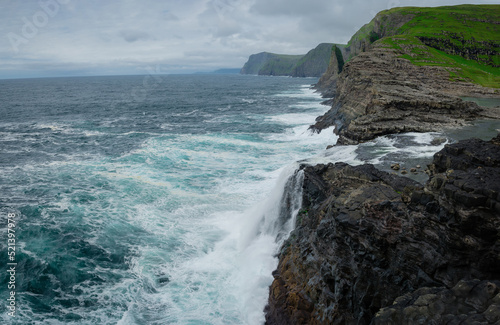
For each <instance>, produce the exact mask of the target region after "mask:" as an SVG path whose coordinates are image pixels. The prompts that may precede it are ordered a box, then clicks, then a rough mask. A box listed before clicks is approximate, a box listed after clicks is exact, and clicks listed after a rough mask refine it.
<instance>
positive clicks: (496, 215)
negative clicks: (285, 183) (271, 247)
mask: <svg viewBox="0 0 500 325" xmlns="http://www.w3.org/2000/svg"><path fill="white" fill-rule="evenodd" d="M301 168H302V169H303V171H304V185H303V206H302V210H301V211H300V213H299V215H298V218H297V223H296V229H295V230H294V231H293V232H292V233H291V235H290V237H289V238H288V240H287V241H286V242H285V244H284V245H283V247H282V250H281V252H280V254H279V265H278V268H277V270H276V271H275V272H274V273H273V275H274V282H273V284H272V286H271V288H270V295H269V304H268V306H267V307H266V324H269V325H274V324H416V323H420V324H424V323H425V324H427V323H434V324H441V323H450V322H451V323H453V324H454V323H456V324H459V323H461V324H469V323H476V324H494V323H496V322H500V233H499V229H500V183H499V182H498V179H500V135H499V136H497V137H496V138H494V139H492V140H491V141H482V140H478V139H472V140H464V141H460V142H459V143H455V144H451V145H447V146H446V147H445V148H444V149H443V150H441V151H440V152H438V153H436V154H435V156H434V160H433V162H432V164H430V165H429V166H428V173H429V174H430V176H429V180H428V181H427V183H426V184H425V185H422V184H420V183H418V182H416V181H413V180H411V179H408V178H405V177H400V176H396V175H392V174H389V173H386V172H383V171H379V170H377V169H376V168H375V167H373V166H372V165H361V166H356V167H353V166H350V165H347V164H344V163H336V164H328V165H317V166H306V165H304V166H302V167H301ZM451 323H450V324H451Z"/></svg>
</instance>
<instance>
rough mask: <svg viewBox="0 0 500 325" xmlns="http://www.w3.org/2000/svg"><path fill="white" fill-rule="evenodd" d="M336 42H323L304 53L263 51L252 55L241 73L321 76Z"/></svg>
mask: <svg viewBox="0 0 500 325" xmlns="http://www.w3.org/2000/svg"><path fill="white" fill-rule="evenodd" d="M333 46H334V44H330V43H322V44H319V45H318V46H317V47H316V48H314V49H312V50H310V51H309V52H308V53H307V54H303V55H287V54H275V53H269V52H261V53H258V54H252V55H250V57H249V59H248V61H247V62H246V63H245V65H244V66H243V68H242V69H241V71H240V73H241V74H253V75H269V76H291V77H320V76H321V75H323V73H324V72H325V71H326V70H327V68H328V65H329V63H330V57H331V55H332V49H333Z"/></svg>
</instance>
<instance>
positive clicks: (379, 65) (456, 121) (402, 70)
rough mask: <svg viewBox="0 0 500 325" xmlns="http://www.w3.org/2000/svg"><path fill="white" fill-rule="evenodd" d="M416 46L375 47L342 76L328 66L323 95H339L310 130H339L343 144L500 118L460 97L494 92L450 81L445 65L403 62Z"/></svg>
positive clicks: (351, 64) (350, 66)
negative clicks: (420, 64) (396, 48)
mask: <svg viewBox="0 0 500 325" xmlns="http://www.w3.org/2000/svg"><path fill="white" fill-rule="evenodd" d="M401 37H403V36H401ZM413 47H415V46H414V45H408V48H405V49H403V50H398V51H396V50H394V49H391V48H387V47H386V46H384V45H383V44H379V43H374V44H373V45H372V47H370V48H369V49H367V51H366V52H362V53H359V54H358V55H357V56H356V57H354V58H353V59H352V60H351V61H349V62H348V63H346V64H345V66H344V69H343V71H342V73H341V74H340V75H338V76H337V75H335V71H333V72H332V71H331V68H329V70H328V71H327V73H326V74H325V75H324V76H323V77H322V80H323V79H325V80H329V82H328V87H327V88H328V89H326V90H323V91H324V92H326V93H332V96H334V98H333V100H332V101H331V103H332V108H331V109H330V110H329V111H328V112H327V113H325V114H324V115H323V116H320V117H319V118H318V119H317V121H316V123H315V124H314V125H312V126H311V128H312V129H313V130H316V131H318V132H319V131H321V130H323V129H325V128H327V127H330V126H336V127H337V128H336V133H337V134H338V135H339V136H340V137H339V140H338V144H356V143H360V142H364V141H368V140H371V139H374V138H375V137H377V136H381V135H385V134H393V133H402V132H429V131H437V130H441V129H443V128H444V127H457V126H460V125H463V124H465V123H466V122H467V121H470V120H472V119H475V118H478V117H481V116H485V115H486V116H489V117H495V118H500V114H499V112H498V110H494V111H484V110H483V109H481V108H480V107H479V106H477V105H476V104H475V103H472V102H465V101H463V100H462V99H460V98H459V97H460V96H493V97H498V96H499V95H500V94H498V92H497V91H496V90H495V89H491V88H485V87H480V86H478V85H474V84H472V83H468V82H457V81H450V74H449V71H447V70H446V68H445V67H439V66H417V65H414V64H411V63H410V61H408V60H406V59H403V58H401V55H402V54H404V53H410V54H411V53H412V51H413ZM401 51H403V52H404V53H402V52H401ZM329 72H331V75H328V73H329ZM332 73H333V74H332ZM320 88H321V89H322V87H320ZM492 114H493V115H492Z"/></svg>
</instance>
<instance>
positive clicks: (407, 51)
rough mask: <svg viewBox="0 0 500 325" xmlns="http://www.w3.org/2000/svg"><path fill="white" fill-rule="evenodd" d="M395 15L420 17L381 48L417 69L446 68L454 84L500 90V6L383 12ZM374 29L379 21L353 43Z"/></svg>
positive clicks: (389, 38) (410, 8) (408, 9)
mask: <svg viewBox="0 0 500 325" xmlns="http://www.w3.org/2000/svg"><path fill="white" fill-rule="evenodd" d="M390 14H400V15H414V17H413V18H412V19H411V20H410V21H409V22H408V23H406V24H404V25H403V26H402V27H401V28H399V29H398V30H397V31H396V34H397V35H396V36H390V37H385V38H382V39H381V40H379V42H380V43H381V44H383V45H384V46H387V47H391V48H395V49H397V50H399V51H401V53H402V54H401V57H403V58H406V59H408V60H410V61H411V62H412V63H413V64H416V65H438V66H443V67H445V68H446V69H447V70H448V71H449V73H450V79H452V80H467V81H471V82H474V83H477V84H480V85H482V86H486V87H494V88H500V68H499V66H500V55H499V51H500V24H499V22H500V5H460V6H451V7H437V8H418V7H405V8H394V9H391V10H386V11H383V12H381V13H379V15H380V16H382V17H383V16H384V15H390ZM381 21H382V22H383V21H384V19H383V18H382V19H381ZM373 26H374V24H373V21H372V22H371V23H370V24H367V25H365V26H363V28H362V29H361V30H360V31H359V32H358V33H356V35H355V36H354V37H353V40H351V42H350V43H352V42H353V41H355V40H359V39H362V38H368V37H370V33H371V31H373ZM382 28H383V26H382Z"/></svg>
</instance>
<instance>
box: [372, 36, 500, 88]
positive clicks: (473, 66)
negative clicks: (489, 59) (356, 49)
mask: <svg viewBox="0 0 500 325" xmlns="http://www.w3.org/2000/svg"><path fill="white" fill-rule="evenodd" d="M379 44H383V45H385V46H387V47H390V48H395V49H397V50H402V51H403V50H404V49H405V51H404V52H406V53H407V54H403V55H401V57H402V58H404V59H407V60H409V61H410V62H411V63H413V64H415V65H426V66H440V67H444V68H445V69H446V70H447V71H448V72H449V73H450V80H453V81H469V82H473V83H477V84H479V85H482V86H485V87H492V88H500V69H499V68H495V67H492V66H489V65H486V64H480V63H478V62H476V61H473V60H467V59H465V58H463V57H461V56H459V55H451V54H448V53H445V52H443V51H440V50H437V49H434V48H432V47H429V46H426V45H424V44H423V43H422V42H421V41H420V40H419V39H418V38H417V37H415V36H406V35H398V36H392V37H385V38H383V39H382V40H380V41H379Z"/></svg>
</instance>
